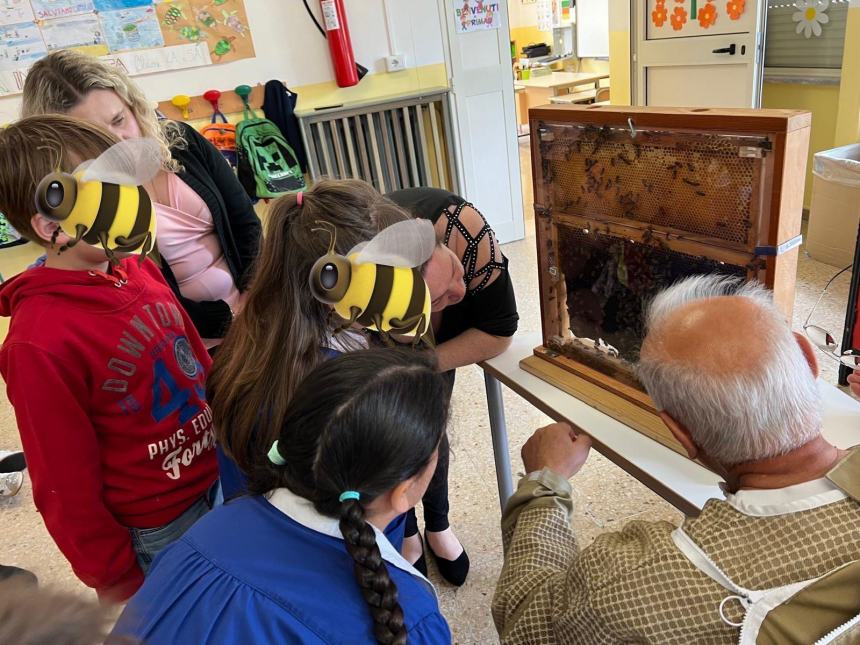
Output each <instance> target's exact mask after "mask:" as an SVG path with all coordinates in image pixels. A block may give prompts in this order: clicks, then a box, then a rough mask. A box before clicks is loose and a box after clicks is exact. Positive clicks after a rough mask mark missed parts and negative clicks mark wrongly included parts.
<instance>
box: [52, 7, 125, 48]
mask: <svg viewBox="0 0 860 645" xmlns="http://www.w3.org/2000/svg"><path fill="white" fill-rule="evenodd" d="M42 37H43V38H44V39H45V47H47V48H48V51H49V52H52V51H54V50H56V49H77V50H79V51H82V52H83V53H85V54H89V55H91V56H104V55H105V54H107V53H108V51H109V50H108V46H107V43H106V42H105V38H104V34H103V33H102V27H101V24H100V23H99V18H98V16H97V15H96V14H94V13H85V14H81V15H79V16H68V17H66V18H55V19H54V20H46V21H45V22H43V23H42Z"/></svg>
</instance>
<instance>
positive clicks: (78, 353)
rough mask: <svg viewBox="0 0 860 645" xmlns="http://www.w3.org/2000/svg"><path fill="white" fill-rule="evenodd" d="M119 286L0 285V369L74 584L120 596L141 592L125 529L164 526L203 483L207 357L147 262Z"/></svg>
mask: <svg viewBox="0 0 860 645" xmlns="http://www.w3.org/2000/svg"><path fill="white" fill-rule="evenodd" d="M122 269H123V270H124V271H125V272H126V273H127V275H128V282H127V283H126V284H123V285H122V286H119V287H118V286H116V284H115V283H114V282H112V281H111V280H109V279H108V277H106V276H104V275H98V274H97V273H94V272H89V271H66V270H61V269H49V268H47V267H37V268H33V269H30V270H28V271H25V272H24V273H21V274H20V275H17V276H15V277H14V278H12V279H11V280H9V281H8V282H6V283H5V284H3V285H2V286H0V315H3V316H10V315H11V316H12V322H11V324H10V327H9V333H8V335H7V337H6V342H5V343H4V344H3V347H2V349H0V373H2V375H3V378H4V379H5V380H6V388H7V394H8V397H9V401H11V403H12V405H13V406H14V408H15V415H16V417H17V420H18V429H19V431H20V433H21V441H22V442H23V444H24V453H25V455H26V458H27V465H28V467H29V470H30V477H31V479H32V482H33V499H34V501H35V503H36V508H38V509H39V512H40V513H41V514H42V517H43V518H44V520H45V524H46V526H47V527H48V531H50V533H51V535H52V537H53V538H54V541H55V542H56V543H57V545H58V546H59V547H60V549H61V550H62V552H63V554H64V555H65V556H66V558H68V560H69V562H70V563H71V565H72V568H73V569H74V571H75V574H76V575H77V576H78V578H80V579H81V580H82V581H83V582H84V583H85V584H87V585H89V586H91V587H94V588H95V589H96V591H98V592H99V595H100V596H108V597H110V598H111V599H113V600H124V599H125V598H127V597H129V596H130V595H131V594H133V593H134V592H135V591H136V590H137V588H138V587H139V586H140V585H141V583H142V582H143V573H142V572H141V570H140V567H139V566H138V564H137V559H136V556H135V552H134V550H133V549H132V543H131V537H130V535H129V532H128V530H127V528H126V527H135V528H152V527H157V526H161V525H164V524H167V523H168V522H170V521H172V520H174V519H175V518H176V517H178V516H179V515H180V514H181V513H182V512H183V511H185V510H186V509H187V508H188V507H189V506H191V504H193V503H194V502H195V501H196V500H197V499H199V498H200V497H201V496H202V495H204V494H205V492H206V490H207V488H208V487H209V486H210V485H211V484H212V482H213V481H214V480H215V478H216V476H217V464H216V459H215V452H214V433H213V428H212V412H211V410H210V408H209V406H208V405H207V404H206V401H205V396H204V379H205V376H204V374H205V371H208V369H209V366H210V364H211V363H210V359H209V355H208V354H207V353H206V349H205V348H204V347H203V344H202V343H201V341H200V337H199V336H198V335H197V331H196V330H195V329H194V326H193V324H192V323H191V320H190V319H189V318H188V316H187V315H186V313H185V311H184V310H183V309H182V307H181V306H180V305H179V303H178V302H177V300H176V298H175V297H174V295H173V293H172V292H171V290H170V289H169V288H168V287H167V285H166V284H165V283H164V281H163V279H162V277H161V273H160V272H159V271H158V268H157V267H156V266H155V265H154V264H153V263H152V262H151V261H149V260H147V261H146V262H144V264H143V265H142V266H140V267H139V266H138V260H137V258H129V259H126V260H124V261H123V262H122Z"/></svg>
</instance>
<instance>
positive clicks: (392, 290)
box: [309, 219, 436, 345]
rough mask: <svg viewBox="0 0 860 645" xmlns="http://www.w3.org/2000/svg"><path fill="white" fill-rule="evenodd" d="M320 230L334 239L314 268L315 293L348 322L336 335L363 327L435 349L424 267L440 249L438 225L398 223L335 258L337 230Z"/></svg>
mask: <svg viewBox="0 0 860 645" xmlns="http://www.w3.org/2000/svg"><path fill="white" fill-rule="evenodd" d="M318 225H319V228H318V229H315V230H318V231H322V232H325V233H327V234H328V235H329V248H328V252H327V253H326V254H325V255H324V256H323V257H321V258H320V259H319V260H317V261H316V263H315V264H314V266H313V268H312V269H311V274H310V281H309V282H310V290H311V293H312V294H313V296H314V298H316V299H317V300H319V301H320V302H322V303H325V304H327V305H331V307H332V309H333V311H334V312H335V313H336V314H337V315H338V316H339V317H340V318H342V319H343V323H342V324H341V325H340V326H338V327H337V328H336V329H335V330H334V332H335V333H339V332H340V331H343V330H345V329H348V328H349V327H350V326H352V325H354V324H356V323H357V324H359V325H361V326H362V327H364V328H365V329H369V330H370V331H375V332H379V333H380V334H382V335H383V339H384V338H386V337H387V336H388V335H391V334H396V335H399V336H407V337H408V336H411V337H413V338H414V339H415V342H416V344H417V342H418V341H419V340H422V339H423V340H425V341H426V342H427V343H428V344H431V345H432V328H431V326H430V309H431V307H430V289H429V288H428V287H427V283H426V282H425V281H424V278H423V276H422V275H421V269H420V266H421V265H422V264H423V263H424V262H426V261H427V260H428V259H429V258H430V256H431V255H433V250H434V249H435V248H436V233H435V231H434V230H433V224H431V223H430V222H429V221H427V220H421V219H416V220H407V221H404V222H398V223H397V224H393V225H392V226H389V227H388V228H386V229H384V230H383V231H381V232H380V233H379V234H377V235H376V236H375V237H374V238H373V239H372V240H370V241H368V242H362V243H361V244H358V245H356V246H355V247H354V248H353V249H351V250H350V251H349V252H348V253H347V254H346V255H345V256H344V255H339V254H337V253H335V250H334V249H335V236H336V234H337V230H336V229H335V227H334V226H333V225H331V224H330V223H328V222H318Z"/></svg>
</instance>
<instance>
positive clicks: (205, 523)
mask: <svg viewBox="0 0 860 645" xmlns="http://www.w3.org/2000/svg"><path fill="white" fill-rule="evenodd" d="M231 333H232V332H231ZM219 355H220V354H219ZM293 394H294V395H293V396H292V400H291V403H290V404H289V406H288V408H287V410H286V413H285V415H284V419H283V423H282V424H280V426H279V427H278V429H277V432H276V433H275V437H276V438H275V440H274V441H273V442H272V443H271V444H270V445H269V447H268V449H267V451H266V452H267V453H268V454H267V455H265V454H264V455H262V457H263V458H262V459H261V460H260V462H259V463H258V465H257V466H256V467H255V469H254V471H253V472H252V474H251V477H250V482H249V488H250V491H251V493H253V495H251V496H244V497H241V498H239V499H237V500H235V501H233V502H231V503H229V504H226V505H225V506H223V507H221V508H218V509H215V510H214V511H213V512H212V513H210V514H209V515H208V516H207V517H205V518H203V520H201V521H200V522H198V523H197V524H196V525H195V526H194V527H192V528H191V529H190V531H189V532H188V534H187V536H188V537H187V539H185V540H183V541H182V542H180V543H178V544H176V545H175V546H174V547H173V548H171V549H170V550H169V551H168V552H166V553H164V554H163V555H162V556H161V558H160V560H159V561H158V562H157V563H156V565H155V566H154V567H153V570H152V573H151V574H150V577H149V578H148V579H147V581H146V582H145V583H144V586H143V588H142V589H141V590H140V591H139V592H138V594H137V595H136V596H135V597H134V598H133V599H132V600H131V602H130V603H129V605H128V607H127V608H126V610H125V612H124V613H123V615H122V616H121V617H120V619H119V622H118V624H117V627H116V629H115V631H114V634H115V635H117V634H118V635H122V636H130V637H132V638H134V639H136V640H140V641H142V642H152V643H161V642H183V643H184V642H188V643H196V642H203V641H207V642H233V641H236V639H237V634H241V636H240V637H239V638H241V640H243V641H246V642H270V641H272V640H273V638H276V640H279V641H282V642H291V643H293V642H295V643H298V642H302V643H306V642H326V643H335V642H337V643H366V642H378V643H388V644H397V645H402V644H404V643H407V642H412V643H428V644H429V643H440V644H441V643H445V644H447V643H450V642H451V633H450V630H449V629H448V625H447V623H446V622H445V619H444V618H443V617H442V615H441V613H440V612H439V606H438V602H437V600H436V596H435V592H434V590H433V587H432V586H431V585H430V583H429V582H428V581H427V579H426V578H425V577H424V576H423V575H421V574H420V573H419V572H418V571H416V570H415V569H414V568H413V567H412V566H411V565H410V564H408V563H407V562H406V561H405V560H404V559H403V558H402V557H401V556H400V554H399V553H398V552H397V550H396V549H395V548H394V547H393V546H392V544H391V543H390V542H389V541H388V540H387V539H386V538H385V536H384V535H383V534H382V532H381V530H380V529H381V528H382V527H384V526H385V525H386V524H388V523H389V522H390V521H391V520H392V518H394V517H395V516H396V515H398V514H402V513H404V512H405V511H406V510H407V509H408V508H410V507H412V506H414V505H415V504H416V503H417V502H418V501H419V500H420V499H421V496H422V494H423V492H424V490H425V489H426V488H427V484H428V482H429V480H430V478H431V476H432V474H433V471H434V469H435V465H436V459H437V453H438V450H439V443H440V441H441V439H442V437H443V436H444V433H445V425H446V422H447V412H448V395H447V387H446V384H445V382H444V379H443V377H442V376H441V375H440V374H439V373H438V371H437V369H436V365H435V363H434V361H433V360H432V357H429V356H428V355H427V354H422V353H418V352H414V351H410V350H408V349H373V350H366V351H359V352H352V353H350V354H347V355H344V356H341V357H339V358H335V359H333V360H330V361H328V362H326V363H323V364H322V365H320V366H319V367H317V368H316V369H315V370H313V371H312V372H311V373H310V374H308V375H307V376H306V378H305V379H304V381H303V382H302V384H301V385H300V386H299V387H298V389H296V390H295V392H294V393H293ZM213 612H214V613H213ZM213 615H214V616H215V618H213ZM273 635H277V637H275V636H273Z"/></svg>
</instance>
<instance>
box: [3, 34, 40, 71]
mask: <svg viewBox="0 0 860 645" xmlns="http://www.w3.org/2000/svg"><path fill="white" fill-rule="evenodd" d="M47 53H48V52H47V50H46V49H45V42H44V41H43V40H42V34H41V33H40V32H39V28H38V27H36V25H35V24H33V23H32V22H24V23H20V24H17V25H2V26H0V71H4V72H8V71H12V70H14V69H18V68H19V67H28V66H30V65H32V64H33V63H35V62H36V61H37V60H39V59H40V58H42V56H44V55H45V54H47Z"/></svg>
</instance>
